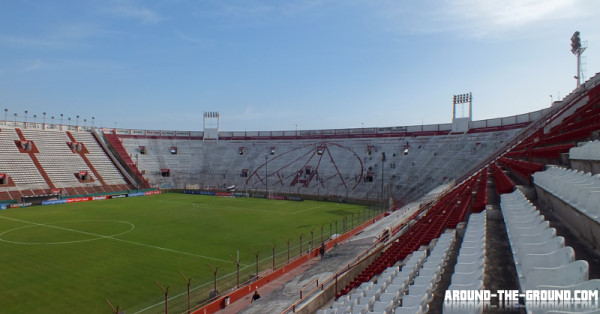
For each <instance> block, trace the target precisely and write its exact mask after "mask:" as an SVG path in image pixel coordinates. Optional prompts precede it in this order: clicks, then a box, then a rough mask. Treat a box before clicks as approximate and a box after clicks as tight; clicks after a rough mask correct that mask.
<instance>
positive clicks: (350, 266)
mask: <svg viewBox="0 0 600 314" xmlns="http://www.w3.org/2000/svg"><path fill="white" fill-rule="evenodd" d="M383 240H384V239H383V238H381V239H377V241H375V242H373V244H371V245H370V246H369V247H368V248H366V249H365V250H364V251H363V252H361V253H360V254H359V255H357V256H356V257H354V258H353V259H352V260H351V261H350V262H349V263H347V264H346V265H345V266H343V267H342V268H340V269H338V270H337V271H336V272H335V273H334V274H333V275H331V276H329V277H327V279H325V280H324V281H322V282H321V284H320V285H319V279H318V278H316V279H313V280H311V281H310V282H309V283H308V284H307V285H306V286H304V287H303V288H302V289H300V298H299V299H298V300H297V301H296V302H294V303H293V304H292V305H290V306H289V307H287V308H286V309H285V310H283V311H282V312H281V313H282V314H283V313H288V312H289V311H292V312H294V313H295V312H296V306H297V305H299V304H300V303H302V302H303V301H304V300H306V298H307V297H308V296H310V295H312V294H313V293H314V292H315V291H316V290H317V289H318V288H319V286H320V287H321V290H323V289H324V287H325V285H326V284H330V283H331V282H333V281H334V280H335V279H337V277H339V276H341V275H343V274H344V273H346V272H348V271H350V270H351V269H354V267H356V266H357V265H358V264H360V262H361V260H358V259H362V258H363V256H365V255H367V254H368V253H369V251H370V250H371V249H372V248H373V247H376V246H377V245H379V244H381V242H382V241H383ZM391 243H392V241H390V242H389V243H388V244H386V245H384V246H383V247H382V248H381V249H382V250H383V249H384V248H385V247H387V246H389V245H390V244H391ZM371 253H373V252H371ZM357 260H358V261H357ZM315 282H316V285H315V287H313V288H312V289H311V290H310V291H308V293H307V294H303V291H305V290H306V289H308V287H309V286H310V285H312V284H313V283H315Z"/></svg>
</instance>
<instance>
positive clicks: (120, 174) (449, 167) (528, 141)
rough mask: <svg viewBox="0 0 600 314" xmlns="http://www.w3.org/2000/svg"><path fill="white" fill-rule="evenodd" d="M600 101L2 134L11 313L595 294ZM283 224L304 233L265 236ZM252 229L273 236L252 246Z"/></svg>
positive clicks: (585, 90)
mask: <svg viewBox="0 0 600 314" xmlns="http://www.w3.org/2000/svg"><path fill="white" fill-rule="evenodd" d="M599 84H600V75H596V76H594V77H592V78H591V79H589V80H588V81H587V82H585V83H582V84H581V85H580V86H579V87H578V88H577V89H575V90H574V91H573V92H572V93H571V94H569V95H568V96H566V97H565V98H564V99H563V100H561V101H556V102H554V103H553V105H552V107H550V108H547V109H544V110H542V111H537V112H530V113H527V114H522V115H517V116H512V117H503V118H497V119H491V120H482V121H471V118H470V117H463V118H454V119H453V122H452V123H448V124H438V125H422V126H398V127H392V128H365V129H362V128H358V129H333V130H300V131H268V132H262V131H260V132H227V131H221V130H219V129H218V120H219V114H218V113H216V112H207V113H205V120H206V121H205V128H204V130H203V131H201V132H194V131H190V132H182V131H160V130H159V131H156V130H139V129H106V128H92V127H82V126H78V125H63V124H47V123H36V122H26V121H3V122H2V128H1V132H0V140H1V141H2V142H1V146H0V147H2V156H1V162H0V167H1V169H0V170H1V173H2V187H1V189H2V191H1V192H0V196H1V199H2V202H3V204H2V208H3V209H5V210H3V211H2V212H0V219H2V221H1V222H2V224H1V225H0V226H1V227H2V230H0V231H1V233H0V238H1V239H0V240H1V241H2V242H0V246H1V247H2V249H1V250H0V251H1V252H3V253H2V256H3V257H2V260H3V261H4V262H3V264H4V267H3V270H2V278H4V280H5V281H4V282H5V283H6V285H7V286H8V285H10V286H11V287H13V289H11V292H9V291H4V292H2V294H3V296H2V299H3V300H12V301H8V302H7V303H6V304H3V309H8V310H7V312H36V311H43V312H45V311H46V310H47V311H49V312H54V311H57V312H58V311H61V309H65V308H67V309H69V310H67V311H71V310H73V311H75V312H79V311H85V312H98V313H102V312H107V310H108V307H107V306H105V307H106V308H105V307H103V304H102V303H104V302H106V303H107V304H110V306H111V307H113V303H114V304H115V305H114V310H115V311H118V310H117V308H116V304H120V305H122V306H123V307H122V308H121V310H123V309H124V310H125V311H126V312H149V313H152V312H162V311H163V306H165V307H168V306H169V304H170V306H171V310H175V311H180V312H185V311H186V300H188V302H191V304H190V305H189V306H190V309H191V311H196V312H198V313H205V312H215V311H218V310H227V306H234V305H235V304H236V301H239V300H244V297H247V295H248V294H249V293H251V292H252V291H254V290H257V289H259V290H260V289H263V291H266V290H264V289H265V288H264V287H266V286H268V285H269V284H272V283H273V282H276V281H277V278H280V277H284V276H290V274H292V273H294V272H297V271H298V270H299V269H303V268H307V269H305V270H304V271H303V272H301V273H299V274H296V277H295V279H292V280H291V281H290V282H288V283H285V284H283V286H282V287H279V288H277V289H280V291H278V290H277V289H276V288H273V292H272V293H271V294H265V295H264V296H263V298H262V299H261V300H260V301H257V302H256V303H253V305H252V306H251V307H249V308H248V309H246V311H247V312H249V313H251V312H266V311H269V312H273V311H281V312H302V313H305V312H314V311H316V310H318V309H319V308H322V309H320V310H319V311H320V312H323V313H329V312H332V313H333V312H336V311H338V312H340V311H342V312H343V311H350V312H353V313H359V312H367V311H370V312H379V313H382V312H392V311H395V312H396V313H400V312H402V313H405V312H406V313H409V312H410V313H413V312H426V311H427V310H428V309H429V310H430V312H437V311H440V310H441V309H442V308H443V301H444V293H445V291H447V290H459V289H463V290H481V289H487V290H492V291H494V290H501V289H503V290H513V289H514V290H519V289H520V290H521V291H525V290H532V289H541V288H544V289H550V288H552V289H567V290H583V289H587V290H590V291H591V290H594V291H596V290H597V289H598V279H597V278H598V263H597V259H596V256H597V253H596V251H595V248H596V247H597V245H598V232H599V230H600V229H599V228H598V220H597V219H598V216H597V213H596V212H597V209H598V206H597V204H598V201H599V200H600V199H598V197H599V196H600V194H599V192H598V191H599V188H600V181H598V177H597V174H598V129H599V125H598V114H599V113H598V112H599V111H598V110H599V108H600V86H599ZM453 102H454V105H456V104H460V103H466V104H470V102H471V96H470V95H469V94H464V95H457V96H455V97H454V99H453ZM210 120H216V123H213V122H214V121H210ZM214 125H217V127H211V126H214ZM134 160H135V161H134ZM181 193H183V194H181ZM158 194H162V195H158ZM88 202H89V203H88ZM298 204H302V206H300V205H298ZM351 204H360V205H351ZM38 205H44V206H38ZM86 205H87V206H86ZM30 206H31V207H30ZM46 206H48V207H46ZM321 207H322V208H327V209H328V210H326V211H324V210H319V211H318V212H319V213H318V214H317V211H315V208H321ZM282 208H283V209H282ZM329 208H331V209H332V210H329ZM198 210H202V211H203V213H202V218H199V217H198V216H197V214H196V213H194V211H196V212H197V211H198ZM207 210H212V211H218V212H217V214H213V217H211V216H210V215H208V214H207V213H206V212H204V211H207ZM282 210H283V211H286V212H287V213H286V214H291V215H295V216H283V217H282V219H279V220H278V219H273V220H268V219H269V217H270V216H278V214H279V212H280V211H282ZM230 211H233V212H230ZM240 211H245V212H246V214H247V212H248V211H252V212H251V215H249V216H243V215H244V214H242V213H240ZM260 211H263V212H262V213H260ZM303 212H304V213H311V214H310V215H305V214H304V215H303V214H302V213H303ZM323 212H325V213H323ZM297 213H300V214H298V215H296V214H297ZM263 214H264V215H266V216H263ZM253 218H254V219H256V221H254V222H253V224H258V221H267V220H268V222H266V223H265V224H266V225H265V226H262V227H261V228H258V229H252V228H249V229H248V228H244V227H243V226H244V225H247V222H248V221H252V219H253ZM277 218H279V217H277ZM290 218H293V219H290ZM211 219H214V221H213V222H211V223H208V224H206V225H203V224H202V223H201V221H202V220H207V221H208V220H211ZM133 221H135V223H133ZM213 224H220V225H222V226H223V228H220V229H219V228H217V229H211V230H210V231H209V233H204V232H202V230H198V229H203V228H207V229H210V228H209V227H210V226H212V225H213ZM278 225H280V226H282V228H276V227H275V226H278ZM202 226H204V227H202ZM266 226H268V227H266ZM230 228H232V229H230ZM177 229H180V232H178V231H177ZM264 229H270V230H269V231H270V232H267V233H266V234H260V233H261V232H260V231H261V230H264ZM174 230H175V231H174ZM290 231H295V232H290ZM238 232H239V234H236V233H238ZM215 233H216V234H215ZM227 234H229V235H232V234H233V235H234V236H232V237H228V236H226V235H227ZM298 237H299V238H298ZM190 238H191V239H190ZM248 238H250V239H252V240H254V241H248V240H249V239H248ZM227 241H231V242H227ZM113 242H116V243H113ZM290 242H291V243H290ZM199 243H200V245H199ZM286 243H287V247H286V245H285V244H286ZM321 243H323V244H324V245H325V246H326V248H327V252H326V253H325V256H326V257H325V258H324V259H323V260H322V261H319V260H318V259H319V258H318V255H319V249H320V246H321ZM215 245H216V246H217V247H214V246H215ZM290 245H291V248H290ZM219 246H223V247H221V248H219ZM303 246H304V249H303ZM271 249H272V252H271ZM73 250H77V251H78V252H76V254H74V251H73ZM130 250H131V251H132V252H131V253H132V254H131V255H133V256H130V254H128V253H127V251H130ZM290 250H292V251H293V252H292V254H291V256H290ZM157 251H158V252H157ZM204 252H209V253H204ZM228 252H229V253H228ZM236 252H237V253H236ZM82 254H83V255H82ZM235 254H237V255H236V257H234V255H235ZM111 256H113V257H112V258H111ZM140 257H141V258H140ZM189 257H192V258H191V259H190V258H189ZM254 258H256V261H255V263H253V260H254ZM50 260H52V261H53V262H50ZM149 260H151V263H149ZM31 262H33V263H31ZM80 263H81V264H80ZM104 263H106V264H110V265H113V266H114V264H119V265H117V266H116V267H107V266H106V265H104ZM152 264H154V265H152ZM172 264H176V266H175V269H173V267H172ZM254 264H255V265H254ZM76 265H79V266H76ZM82 265H84V266H82ZM167 265H171V266H167ZM235 266H237V267H238V268H237V269H238V271H237V272H236V270H235V269H236V268H235ZM240 266H242V268H243V269H242V272H241V274H242V278H241V280H240V277H239V276H240V272H239V268H240ZM138 267H139V268H146V267H149V269H148V271H149V272H140V273H136V272H135V269H136V268H138ZM177 267H179V268H180V269H179V271H178V270H177ZM255 267H256V268H255ZM90 268H91V269H90ZM198 268H204V269H200V270H198ZM254 268H255V269H254ZM7 269H11V271H9V272H7ZM166 270H170V273H168V271H166ZM186 271H187V272H188V276H191V277H192V278H195V281H193V282H190V281H187V280H188V277H187V276H186V275H185V274H184V273H185V272H186ZM180 272H181V273H180ZM148 273H149V274H151V275H150V276H154V277H153V278H135V277H137V276H144V275H143V274H146V275H147V274H148ZM35 274H37V276H34V275H35ZM130 274H133V276H129V275H130ZM213 275H214V287H213V286H212V284H213V281H212V280H211V277H213ZM234 275H237V278H238V279H237V281H235V280H234V279H235V276H234ZM39 276H41V277H48V278H46V279H45V280H44V281H42V282H39ZM81 276H85V277H84V278H80V277H81ZM181 276H182V277H183V278H181ZM34 277H37V278H38V279H35V280H34V279H33V278H34ZM72 277H74V278H72ZM124 278H126V279H124ZM498 278H502V280H498ZM183 279H185V280H186V281H184V280H183ZM217 279H218V280H217ZM88 280H91V281H92V283H90V282H88ZM294 280H295V281H294ZM61 281H64V282H68V284H67V286H64V289H63V288H60V289H59V288H58V287H62V286H63V285H64V283H61ZM160 281H162V282H163V284H164V285H165V286H166V285H167V284H166V282H169V284H168V286H170V287H171V288H170V290H169V288H164V287H163V285H162V284H161V283H160ZM217 281H218V284H219V286H218V287H217ZM186 282H187V283H188V284H189V285H188V286H187V288H188V289H191V294H193V296H192V297H191V301H189V299H186V296H187V294H186ZM79 285H81V288H79ZM57 286H58V287H57ZM121 288H123V290H121ZM158 288H161V289H164V290H163V291H164V293H165V296H166V299H167V300H166V302H164V301H163V302H161V297H160V295H161V293H160V291H159V290H158ZM211 288H212V289H211ZM39 289H42V290H46V289H47V290H52V291H55V293H44V292H41V291H39ZM88 290H89V291H90V292H91V291H93V293H88ZM287 290H291V291H293V293H292V292H291V291H287ZM132 291H133V292H132ZM283 291H286V293H283ZM97 292H100V293H99V294H100V295H104V297H98V295H97V294H98V293H97ZM38 293H39V294H38ZM44 294H47V295H48V296H49V298H48V299H45V298H44V297H42V295H44ZM90 295H92V296H95V297H98V299H97V300H94V301H93V300H91V299H90V297H89V296H90ZM128 298H129V299H128ZM131 300H135V302H139V303H134V304H131V303H129V302H132V301H131ZM38 301H39V303H38ZM153 302H155V303H153ZM126 304H127V305H126ZM188 304H189V303H188ZM247 305H248V304H245V306H247ZM518 305H519V304H518V303H517V306H516V307H515V309H516V310H518V309H519V308H520V307H519V306H518ZM521 305H522V306H523V308H525V307H526V306H528V305H529V303H524V304H521ZM591 306H592V307H591V308H585V307H584V308H583V309H584V310H590V309H595V307H596V304H595V303H593V304H591ZM242 308H243V307H242ZM458 309H460V308H458ZM477 309H478V308H477V307H475V310H474V311H476V310H477ZM164 310H165V311H166V310H167V309H166V308H165V309H164ZM533 310H535V308H533ZM569 310H575V309H569ZM480 311H481V309H480Z"/></svg>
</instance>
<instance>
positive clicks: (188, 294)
mask: <svg viewBox="0 0 600 314" xmlns="http://www.w3.org/2000/svg"><path fill="white" fill-rule="evenodd" d="M179 273H180V274H181V277H183V280H185V283H186V284H187V306H188V310H187V312H188V314H190V312H191V310H190V309H191V306H190V304H191V303H190V285H191V284H192V277H190V278H189V279H188V278H187V277H186V276H185V275H184V274H183V272H179ZM238 285H239V284H238Z"/></svg>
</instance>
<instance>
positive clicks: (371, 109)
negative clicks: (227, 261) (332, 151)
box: [0, 0, 600, 131]
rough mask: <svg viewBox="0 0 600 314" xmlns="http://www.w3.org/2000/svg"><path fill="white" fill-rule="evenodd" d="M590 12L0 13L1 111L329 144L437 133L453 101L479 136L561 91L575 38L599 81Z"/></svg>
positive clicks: (541, 4)
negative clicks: (212, 124)
mask: <svg viewBox="0 0 600 314" xmlns="http://www.w3.org/2000/svg"><path fill="white" fill-rule="evenodd" d="M597 12H600V1H596V0H503V1H502V0H500V1H495V0H493V1H492V0H489V1H486V0H439V1H433V0H421V1H398V0H378V1H376V0H296V1H261V0H244V1H241V0H239V1H238V0H236V1H227V0H189V1H187V0H169V1H167V0H164V1H163V0H160V1H158V0H148V1H135V0H126V1H116V0H98V1H87V0H77V1H7V0H5V1H0V107H1V108H2V109H4V108H6V109H8V110H9V115H10V116H11V117H10V119H11V120H12V119H13V117H12V114H13V113H15V112H16V113H18V115H19V117H23V116H24V111H25V110H28V111H29V114H28V115H29V120H32V116H33V114H37V116H38V117H41V116H42V112H47V117H50V116H55V117H58V116H59V115H60V114H61V113H63V114H64V115H65V117H72V119H73V120H75V116H76V115H79V116H80V117H81V118H80V123H81V124H83V119H84V118H86V119H87V120H88V121H90V120H91V117H92V116H93V117H95V121H96V125H98V124H101V125H103V126H107V127H114V126H115V124H116V126H117V127H121V128H143V129H174V130H201V129H202V113H203V112H204V111H219V112H220V113H221V130H229V131H244V130H248V131H251V130H294V129H295V128H296V125H297V127H298V129H326V128H351V127H361V126H363V125H364V127H373V126H381V127H384V126H397V125H415V124H421V123H422V122H423V123H425V124H432V123H447V122H449V121H450V120H451V116H452V95H454V94H459V93H465V92H472V93H473V98H474V109H473V111H474V119H475V120H480V119H487V118H494V117H500V116H509V115H514V114H520V113H525V112H529V111H534V110H538V109H541V108H544V107H547V106H548V105H549V103H550V95H553V97H554V99H556V98H557V97H559V96H560V97H563V96H565V95H566V94H567V93H569V92H570V91H572V90H573V88H574V87H575V80H574V79H573V76H574V75H575V57H574V56H573V55H572V54H571V52H570V37H571V35H572V34H573V32H574V31H577V30H578V31H580V32H581V35H582V40H583V41H587V42H588V50H587V52H586V53H585V54H584V56H586V58H585V61H586V78H589V77H590V76H591V75H593V74H594V73H596V72H598V69H599V68H600V62H599V61H598V58H594V56H599V55H600V54H599V53H598V51H599V50H600V22H598V19H597ZM460 111H461V110H460V108H459V113H460ZM2 118H3V117H2ZM38 120H39V118H38ZM48 120H49V119H48ZM65 120H66V118H65Z"/></svg>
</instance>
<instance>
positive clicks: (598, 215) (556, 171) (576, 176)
mask: <svg viewBox="0 0 600 314" xmlns="http://www.w3.org/2000/svg"><path fill="white" fill-rule="evenodd" d="M533 178H534V183H535V185H536V186H538V187H540V188H542V189H544V190H545V191H547V192H549V193H551V194H552V195H554V196H555V197H557V198H559V199H561V200H562V201H564V202H565V203H567V204H569V205H570V206H571V207H573V208H575V209H577V210H578V211H580V212H582V213H584V214H586V215H587V216H589V217H590V218H592V219H594V220H596V221H599V222H600V207H598V204H600V175H594V176H593V175H592V174H591V173H589V172H587V173H586V172H582V171H576V170H570V169H565V168H560V167H554V166H551V167H549V168H548V170H546V171H542V172H536V173H535V174H534V175H533Z"/></svg>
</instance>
